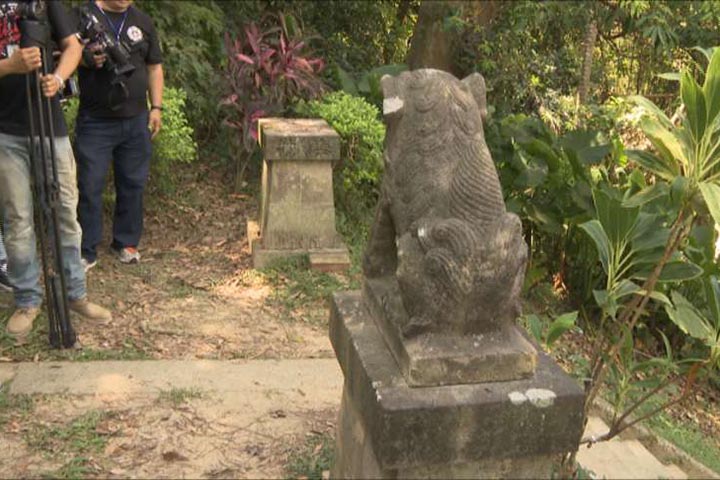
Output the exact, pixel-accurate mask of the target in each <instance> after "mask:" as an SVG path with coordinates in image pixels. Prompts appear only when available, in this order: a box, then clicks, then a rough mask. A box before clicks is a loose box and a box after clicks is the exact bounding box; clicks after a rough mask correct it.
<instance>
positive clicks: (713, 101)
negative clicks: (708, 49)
mask: <svg viewBox="0 0 720 480" xmlns="http://www.w3.org/2000/svg"><path fill="white" fill-rule="evenodd" d="M703 93H704V94H705V101H706V105H707V118H708V123H712V122H713V121H714V120H715V117H717V115H718V113H720V49H719V48H716V49H715V51H714V52H713V54H712V57H711V58H710V64H709V65H708V68H707V72H706V73H705V83H704V84H703Z"/></svg>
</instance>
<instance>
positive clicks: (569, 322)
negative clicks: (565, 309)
mask: <svg viewBox="0 0 720 480" xmlns="http://www.w3.org/2000/svg"><path fill="white" fill-rule="evenodd" d="M577 316H578V312H577V311H575V312H569V313H565V314H563V315H560V316H559V317H558V318H556V319H555V320H554V321H553V322H552V323H551V324H550V328H549V329H548V333H547V337H546V338H545V344H546V345H547V346H548V347H550V346H552V344H553V343H555V341H556V340H557V339H558V338H560V336H561V335H562V334H563V333H565V332H567V331H568V330H570V329H571V328H572V327H573V326H574V325H575V321H576V320H577Z"/></svg>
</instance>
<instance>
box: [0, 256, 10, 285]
mask: <svg viewBox="0 0 720 480" xmlns="http://www.w3.org/2000/svg"><path fill="white" fill-rule="evenodd" d="M0 290H4V291H6V292H12V285H11V284H10V279H9V278H8V276H7V262H2V263H0Z"/></svg>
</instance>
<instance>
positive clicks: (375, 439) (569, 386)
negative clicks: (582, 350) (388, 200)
mask: <svg viewBox="0 0 720 480" xmlns="http://www.w3.org/2000/svg"><path fill="white" fill-rule="evenodd" d="M330 338H331V341H332V344H333V347H334V349H335V353H336V355H337V358H338V361H339V363H340V365H341V367H342V370H343V372H344V375H345V386H344V392H343V399H342V408H341V413H340V421H339V422H338V431H337V450H336V459H335V464H334V466H333V470H332V472H331V475H332V477H333V478H549V477H550V476H551V475H552V474H553V467H554V466H556V465H557V462H558V461H559V459H560V458H561V456H562V455H563V454H564V453H566V452H569V451H574V450H576V449H577V447H578V442H579V440H580V436H581V434H582V427H583V418H582V409H583V393H582V391H581V389H580V387H579V386H578V385H577V384H576V383H575V381H574V380H573V379H572V378H570V377H569V376H568V375H566V374H565V373H564V372H563V371H562V370H561V369H560V368H559V367H558V366H557V365H555V363H554V362H553V361H552V360H551V359H550V358H549V357H547V356H546V355H544V354H543V353H540V352H539V353H538V354H537V357H536V360H537V363H536V368H535V369H534V373H533V374H532V375H531V376H527V377H526V378H521V379H516V380H510V381H492V382H484V383H465V384H455V385H444V386H425V387H412V386H410V385H409V384H408V381H407V380H406V376H405V375H404V374H403V372H402V371H401V370H400V367H399V366H398V363H397V362H396V360H395V358H394V357H393V354H392V353H391V351H390V349H389V348H388V346H387V343H386V339H385V337H384V335H383V334H382V333H381V331H380V330H379V329H378V326H377V325H376V321H374V320H373V319H372V318H371V316H370V312H369V310H368V307H367V303H366V302H365V301H363V298H362V294H361V293H360V292H357V291H356V292H347V293H342V294H336V295H335V296H334V297H333V301H332V305H331V315H330Z"/></svg>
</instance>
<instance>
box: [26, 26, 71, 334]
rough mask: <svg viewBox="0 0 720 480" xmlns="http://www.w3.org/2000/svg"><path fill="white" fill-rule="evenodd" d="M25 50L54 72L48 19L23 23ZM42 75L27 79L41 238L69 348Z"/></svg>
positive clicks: (51, 302) (57, 325) (57, 321)
mask: <svg viewBox="0 0 720 480" xmlns="http://www.w3.org/2000/svg"><path fill="white" fill-rule="evenodd" d="M20 34H21V40H20V47H21V48H29V47H38V48H39V49H40V52H41V56H42V67H41V69H40V72H41V73H42V75H47V74H48V73H49V68H50V67H49V64H48V61H49V58H48V47H49V43H50V28H49V26H48V24H47V22H46V21H45V20H44V19H37V18H32V19H30V18H24V19H22V20H20ZM40 72H38V71H37V70H36V71H34V72H31V73H29V74H27V75H26V78H25V89H26V94H27V105H28V118H29V123H30V136H29V146H30V172H31V175H32V178H33V193H34V197H35V198H34V200H35V201H34V204H35V218H36V229H35V231H36V233H37V234H38V237H39V239H40V249H41V254H42V265H43V277H44V281H45V297H46V304H47V312H48V321H49V327H50V328H49V339H50V345H51V346H52V347H53V348H70V347H73V346H74V345H75V343H76V340H77V337H76V335H75V331H74V330H73V327H72V324H71V323H70V310H69V305H68V296H67V286H66V282H65V271H64V269H63V255H62V244H61V241H60V228H59V224H58V209H59V205H60V183H59V181H58V171H57V163H56V158H57V157H56V155H55V130H54V127H53V105H52V102H51V99H50V98H47V97H45V95H43V93H42V88H41V85H40Z"/></svg>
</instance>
